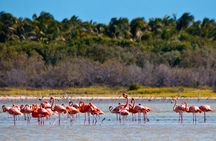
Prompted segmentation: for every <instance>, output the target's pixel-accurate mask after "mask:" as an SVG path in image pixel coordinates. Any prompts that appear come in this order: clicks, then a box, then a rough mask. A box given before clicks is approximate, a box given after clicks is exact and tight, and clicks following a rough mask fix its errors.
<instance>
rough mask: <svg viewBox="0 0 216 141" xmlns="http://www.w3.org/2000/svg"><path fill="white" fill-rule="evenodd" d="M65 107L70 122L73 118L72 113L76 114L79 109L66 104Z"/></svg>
mask: <svg viewBox="0 0 216 141" xmlns="http://www.w3.org/2000/svg"><path fill="white" fill-rule="evenodd" d="M66 109H67V111H68V114H69V115H70V121H71V122H72V121H73V120H74V117H73V116H74V115H75V114H77V113H79V112H80V111H79V109H76V108H75V107H73V106H70V105H69V106H67V107H66Z"/></svg>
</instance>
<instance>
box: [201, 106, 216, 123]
mask: <svg viewBox="0 0 216 141" xmlns="http://www.w3.org/2000/svg"><path fill="white" fill-rule="evenodd" d="M199 108H200V110H202V112H204V122H206V112H213V111H214V110H213V109H212V108H211V107H210V106H209V105H202V106H200V107H199Z"/></svg>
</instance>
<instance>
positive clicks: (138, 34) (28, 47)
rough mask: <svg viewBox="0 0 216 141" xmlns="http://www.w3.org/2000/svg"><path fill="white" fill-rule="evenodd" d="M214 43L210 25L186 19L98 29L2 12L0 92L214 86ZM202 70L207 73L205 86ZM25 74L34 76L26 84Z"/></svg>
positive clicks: (116, 23)
mask: <svg viewBox="0 0 216 141" xmlns="http://www.w3.org/2000/svg"><path fill="white" fill-rule="evenodd" d="M215 40H216V22H215V20H213V19H208V18H205V19H203V20H202V21H195V20H194V17H193V15H191V14H189V13H184V14H183V15H182V16H181V17H179V18H178V19H177V18H176V17H175V16H173V17H170V16H165V17H163V18H151V19H149V20H144V18H142V17H138V18H134V19H132V20H131V21H130V20H129V19H127V18H122V17H120V18H112V19H111V20H110V22H109V23H108V24H101V23H95V22H93V21H82V20H81V19H79V18H78V17H77V16H72V17H71V18H69V19H64V20H62V21H57V20H56V19H55V18H54V17H53V16H52V15H51V14H50V13H47V12H41V13H40V14H39V15H36V14H34V15H33V16H32V19H28V18H17V17H14V16H13V15H12V14H10V13H6V12H0V68H1V69H0V85H2V86H5V85H9V86H14V85H28V86H34V87H40V86H43V85H46V86H51V87H53V86H83V85H94V84H95V83H106V84H110V85H115V84H117V85H124V86H128V85H130V84H137V85H140V84H145V85H150V86H163V85H168V86H172V85H186V86H197V85H198V84H199V85H207V86H212V85H213V84H212V81H213V80H212V79H213V78H211V77H209V76H214V75H215V70H216V65H215V64H216V41H215ZM77 58H79V59H80V60H82V61H80V62H79V61H77ZM71 60H73V61H74V60H75V62H73V61H71ZM83 60H85V61H83ZM86 60H88V61H86ZM37 61H38V62H37ZM110 62H111V63H110ZM79 63H80V64H79ZM63 64H64V65H63ZM78 64H79V65H78ZM110 64H111V66H112V67H109V65H110ZM34 65H35V66H37V67H38V68H40V69H41V70H40V71H39V70H38V69H37V67H34ZM66 66H68V67H69V66H70V67H69V68H67V67H66ZM86 66H87V67H86ZM85 67H86V68H85ZM92 67H93V68H95V69H92ZM90 68H91V69H90ZM28 69H29V70H28ZM81 69H83V70H82V71H81ZM35 70H37V71H35ZM66 70H70V71H69V72H66ZM183 70H184V71H183ZM199 70H201V71H204V70H206V72H205V74H204V76H205V79H204V78H203V79H204V80H202V79H201V77H200V76H199V75H201V74H203V72H201V71H200V72H199ZM30 72H35V75H32V77H29V78H28V75H29V74H30ZM111 72H112V73H111ZM197 72H199V73H198V74H199V75H198V74H197ZM61 73H62V74H61ZM113 73H114V74H113ZM188 73H189V74H193V75H192V77H191V78H190V80H189V81H186V78H187V77H188V75H187V74H188ZM58 74H61V75H59V76H58ZM18 76H19V77H18ZM204 76H203V77H204ZM146 78H148V79H146ZM173 79H174V80H173Z"/></svg>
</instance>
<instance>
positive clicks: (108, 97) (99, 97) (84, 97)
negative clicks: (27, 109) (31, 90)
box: [0, 96, 216, 101]
mask: <svg viewBox="0 0 216 141" xmlns="http://www.w3.org/2000/svg"><path fill="white" fill-rule="evenodd" d="M53 97H55V98H56V99H72V100H80V99H84V100H109V99H111V100H112V99H113V100H114V99H124V98H123V97H121V96H112V97H111V96H73V97H70V96H69V97H60V96H53ZM40 98H42V97H41V96H40V97H39V96H38V97H37V96H0V101H5V100H38V99H40ZM129 98H132V96H129ZM133 98H135V99H148V100H172V99H174V98H176V97H142V96H138V97H136V96H135V97H133ZM43 99H45V100H48V99H50V97H47V96H45V97H43ZM177 99H180V100H181V99H182V100H216V97H177Z"/></svg>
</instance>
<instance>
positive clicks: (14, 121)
mask: <svg viewBox="0 0 216 141" xmlns="http://www.w3.org/2000/svg"><path fill="white" fill-rule="evenodd" d="M15 118H16V117H15V115H13V119H14V126H15V125H16V121H15Z"/></svg>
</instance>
